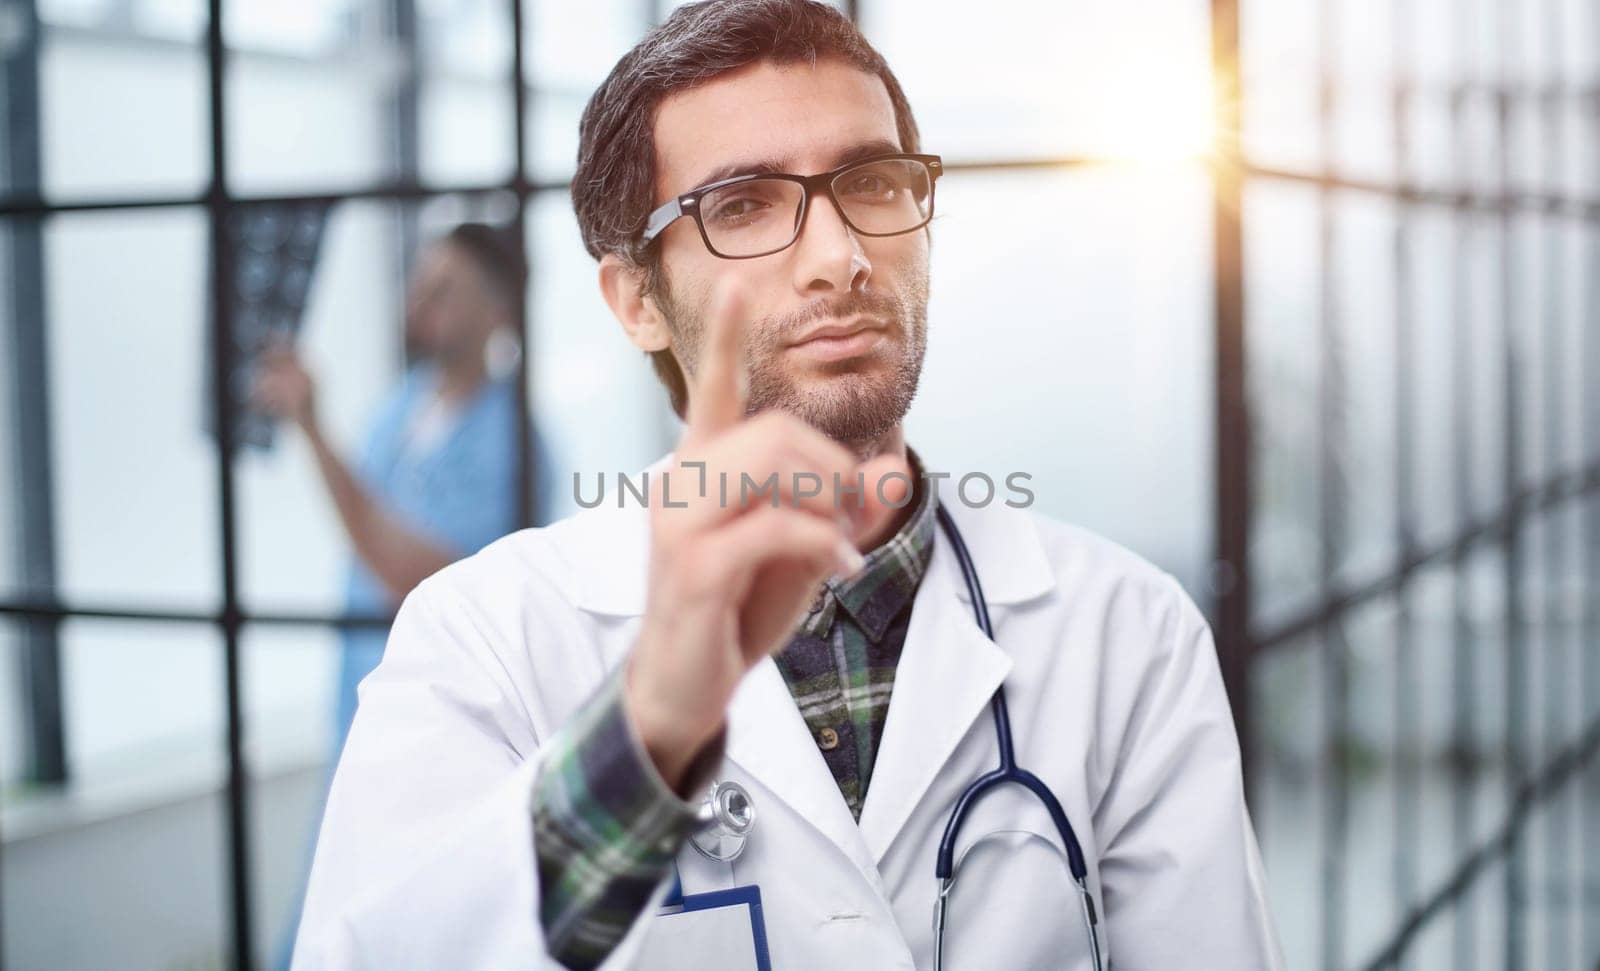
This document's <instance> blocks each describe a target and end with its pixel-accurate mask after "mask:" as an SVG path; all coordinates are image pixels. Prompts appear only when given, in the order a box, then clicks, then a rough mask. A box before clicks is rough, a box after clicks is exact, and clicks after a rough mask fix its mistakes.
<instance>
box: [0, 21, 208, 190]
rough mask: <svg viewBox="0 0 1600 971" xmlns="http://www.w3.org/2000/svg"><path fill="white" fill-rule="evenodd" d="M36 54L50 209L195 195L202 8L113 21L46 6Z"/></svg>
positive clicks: (201, 116)
mask: <svg viewBox="0 0 1600 971" xmlns="http://www.w3.org/2000/svg"><path fill="white" fill-rule="evenodd" d="M41 15H42V16H43V18H44V19H45V21H46V23H45V25H44V26H43V27H42V29H41V33H40V35H39V39H40V43H39V46H38V49H37V51H36V52H17V53H14V54H12V55H11V56H12V57H26V56H28V54H29V53H36V54H37V57H38V63H37V70H38V77H39V98H40V104H39V105H38V106H37V107H38V111H39V117H40V118H41V119H42V122H41V126H42V140H41V143H40V152H41V155H42V162H43V178H42V181H43V185H42V187H41V186H32V185H17V186H15V188H19V189H32V188H42V190H43V192H44V194H45V195H46V196H47V197H49V198H52V199H58V200H59V199H69V198H74V197H83V196H92V197H96V198H99V197H105V196H113V197H129V196H133V197H138V196H172V195H193V194H198V193H199V192H200V190H201V188H202V187H203V185H204V184H205V182H206V181H207V179H208V178H209V176H210V172H211V152H210V144H211V143H210V139H211V133H210V123H209V120H208V119H209V116H210V109H209V106H208V102H207V96H208V95H207V92H208V80H207V78H208V75H207V69H206V61H205V52H204V48H203V46H202V39H203V32H204V27H205V16H206V14H205V4H204V3H203V2H202V0H167V2H165V3H163V4H161V9H160V10H159V12H157V11H155V10H154V9H150V5H148V4H147V5H143V6H142V7H141V11H140V15H139V16H134V17H129V16H126V15H124V16H117V15H116V14H115V12H113V11H112V10H110V9H109V7H108V6H106V5H91V4H84V3H71V4H47V5H44V7H43V8H42V9H41Z"/></svg>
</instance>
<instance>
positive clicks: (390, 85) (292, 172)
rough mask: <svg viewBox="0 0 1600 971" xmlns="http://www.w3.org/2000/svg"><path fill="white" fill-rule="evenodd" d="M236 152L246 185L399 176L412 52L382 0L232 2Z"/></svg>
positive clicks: (237, 176) (242, 186)
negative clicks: (402, 96)
mask: <svg viewBox="0 0 1600 971" xmlns="http://www.w3.org/2000/svg"><path fill="white" fill-rule="evenodd" d="M225 29H226V33H227V41H228V44H229V46H230V47H232V48H233V50H234V54H233V56H232V57H230V59H229V61H228V68H229V71H228V93H227V97H228V102H227V112H228V133H227V135H228V159H229V166H230V169H229V174H230V180H231V183H232V188H233V189H234V190H235V191H237V192H241V193H254V192H270V191H278V192H301V191H305V190H306V189H308V188H315V189H316V190H318V191H321V190H324V189H328V188H336V187H339V186H347V185H364V184H368V183H374V182H380V181H384V180H387V179H392V178H394V177H396V176H398V175H400V174H401V173H400V171H399V167H398V162H399V158H398V155H397V146H398V140H397V138H398V136H397V128H396V126H397V124H398V108H397V103H396V101H395V99H396V97H397V94H398V92H399V85H400V79H401V78H402V77H403V76H404V70H403V66H404V57H405V54H404V51H403V49H402V48H401V47H400V45H399V43H398V41H397V40H396V39H395V38H394V36H393V32H392V28H391V26H390V25H389V23H388V22H387V11H386V9H385V5H384V4H383V3H381V2H379V0H337V2H334V3H292V4H279V3H242V4H239V3H236V4H229V5H228V7H227V21H226V23H225Z"/></svg>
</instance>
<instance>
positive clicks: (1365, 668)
mask: <svg viewBox="0 0 1600 971" xmlns="http://www.w3.org/2000/svg"><path fill="white" fill-rule="evenodd" d="M1339 627H1340V637H1341V639H1342V642H1343V647H1344V652H1345V653H1344V658H1345V665H1346V689H1345V690H1346V691H1347V692H1348V696H1347V706H1346V709H1345V711H1346V716H1345V717H1346V722H1345V724H1346V733H1345V749H1344V751H1345V758H1344V766H1345V775H1344V778H1343V779H1342V780H1341V781H1342V783H1343V785H1344V786H1345V794H1346V798H1347V799H1348V805H1347V812H1348V814H1349V815H1348V817H1347V819H1346V826H1348V828H1349V829H1348V835H1347V837H1346V842H1345V851H1346V859H1345V860H1344V862H1343V866H1344V901H1343V906H1344V915H1345V926H1344V934H1345V944H1344V949H1343V953H1344V954H1346V955H1347V956H1348V957H1349V958H1351V959H1354V960H1353V961H1352V962H1351V963H1353V964H1356V965H1357V966H1359V965H1361V964H1365V963H1366V962H1367V961H1368V960H1369V959H1370V958H1371V957H1372V956H1373V955H1374V954H1375V952H1376V951H1377V949H1378V948H1379V947H1381V946H1382V945H1383V944H1385V943H1386V942H1387V941H1388V939H1389V935H1390V934H1391V933H1392V931H1393V927H1394V923H1395V915H1396V914H1397V913H1400V912H1401V911H1400V909H1399V906H1398V902H1397V901H1396V899H1395V881H1394V874H1395V866H1396V859H1397V857H1398V856H1400V855H1401V854H1404V855H1405V856H1406V857H1407V858H1410V857H1411V855H1412V854H1413V852H1414V847H1412V846H1410V845H1405V846H1402V845H1401V844H1400V841H1399V834H1398V833H1397V831H1396V818H1395V803H1396V791H1397V788H1398V786H1399V784H1400V782H1399V773H1398V771H1397V769H1398V758H1397V754H1398V753H1397V751H1396V742H1395V708H1396V704H1397V703H1398V702H1399V699H1398V698H1397V693H1398V692H1399V690H1400V689H1399V687H1398V686H1397V685H1396V683H1395V648H1396V644H1395V630H1396V616H1395V609H1394V604H1393V602H1391V601H1387V600H1383V601H1378V602H1376V603H1369V604H1365V605H1363V606H1361V607H1359V608H1357V609H1355V610H1354V611H1352V612H1351V613H1350V614H1348V615H1347V616H1346V617H1345V618H1344V619H1343V621H1342V622H1341V623H1340V625H1339ZM1404 701H1405V703H1407V704H1413V703H1414V701H1415V700H1414V699H1410V698H1406V699H1404Z"/></svg>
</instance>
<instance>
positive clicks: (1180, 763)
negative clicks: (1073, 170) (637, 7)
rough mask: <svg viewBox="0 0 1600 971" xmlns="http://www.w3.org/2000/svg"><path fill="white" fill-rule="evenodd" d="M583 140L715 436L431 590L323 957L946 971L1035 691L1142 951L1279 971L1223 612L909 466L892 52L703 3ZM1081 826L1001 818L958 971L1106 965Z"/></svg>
mask: <svg viewBox="0 0 1600 971" xmlns="http://www.w3.org/2000/svg"><path fill="white" fill-rule="evenodd" d="M580 142H581V143H580V148H579V160H578V169H577V172H576V175H575V178H574V180H573V197H574V202H575V205H576V209H577V213H578V221H579V225H580V228H581V229H582V231H583V234H584V240H585V243H586V245H587V246H588V248H589V249H590V251H591V253H593V254H594V255H595V256H596V257H597V258H598V259H599V261H600V274H599V276H600V286H601V290H602V293H603V295H604V297H605V299H606V301H607V303H608V304H609V305H610V307H611V309H612V311H613V313H614V314H615V315H616V317H617V318H618V320H619V321H620V322H621V323H622V326H623V329H624V331H625V332H626V334H627V336H628V338H629V339H630V340H632V341H633V343H634V344H635V345H636V346H638V347H639V348H641V349H642V350H644V351H647V352H649V353H650V354H651V355H652V357H653V361H654V364H655V367H656V370H657V373H658V374H659V375H660V376H661V377H662V379H663V381H664V383H665V384H666V385H667V387H668V390H669V392H670V394H671V397H672V402H673V405H674V408H675V409H676V410H677V411H678V413H679V414H680V416H684V417H685V418H686V420H687V423H686V427H685V431H684V434H683V437H682V438H681V440H680V441H679V443H678V446H677V448H676V449H674V451H673V453H672V454H671V455H669V456H666V457H664V458H663V459H662V460H660V461H659V462H657V463H656V464H655V465H654V466H652V468H651V470H650V471H651V473H652V475H651V478H650V480H649V485H648V491H647V492H646V493H645V496H644V498H643V499H641V498H639V497H638V496H630V495H628V494H625V493H624V492H622V491H621V490H620V489H616V490H614V491H613V494H611V495H609V496H608V501H606V502H604V503H602V504H601V505H600V506H599V507H597V508H594V509H591V510H588V511H586V512H584V513H582V514H579V515H577V516H575V517H572V518H570V519H567V520H564V521H562V522H559V523H557V524H555V525H553V526H551V527H548V528H545V529H538V530H528V531H524V532H521V533H518V534H515V535H513V536H510V537H507V538H506V539H503V540H501V541H499V542H497V543H494V544H492V545H491V546H489V547H488V548H486V549H485V550H483V551H482V552H480V553H479V554H477V555H476V556H473V557H470V558H468V559H467V560H465V561H462V562H460V563H458V564H456V565H453V566H451V567H449V568H447V569H445V570H443V571H441V572H440V573H438V574H436V575H434V576H433V577H431V578H430V579H428V580H426V581H424V582H423V583H422V584H421V585H420V586H419V587H417V588H416V590H415V591H414V592H413V593H412V594H411V595H410V596H409V597H408V598H407V599H406V601H405V603H404V605H403V606H402V608H401V610H400V613H399V616H398V617H397V618H396V621H395V624H394V628H393V632H392V634H391V637H390V641H389V644H388V648H387V652H386V654H385V657H384V660H383V663H382V665H381V666H380V667H379V668H378V670H377V671H375V672H374V673H373V674H372V675H371V676H370V677H369V678H368V679H367V680H366V681H365V682H364V683H363V685H362V688H361V706H360V709H359V714H358V715H357V718H356V721H355V725H354V728H353V730H352V732H351V735H350V739H349V742H348V744H347V746H346V749H345V752H344V756H343V759H342V760H341V762H340V766H339V769H338V773H337V776H336V778H335V781H334V786H333V792H332V795H331V798H330V801H329V805H328V810H327V815H326V818H325V820H324V823H323V828H322V834H321V839H320V842H319V845H318V849H317V857H316V864H315V868H314V873H313V877H312V882H311V887H310V889H309V892H308V897H307V902H306V909H305V914H304V918H303V921H302V929H301V934H300V937H299V941H298V946H297V951H296V966H297V967H304V968H352V967H362V968H557V967H566V968H590V967H604V968H658V967H660V968H665V967H673V968H719V967H741V968H745V967H748V968H757V967H770V968H777V969H809V968H824V967H826V968H861V969H869V968H870V969H877V968H907V969H909V968H914V967H915V968H923V967H932V966H933V954H934V933H933V928H932V920H931V917H932V913H933V906H934V902H935V899H936V896H937V884H936V881H935V878H934V860H935V855H936V851H937V849H938V845H939V840H940V836H941V834H942V832H943V830H944V828H945V824H946V820H947V819H948V818H949V815H950V812H951V809H952V807H953V806H954V805H955V803H956V800H957V799H958V797H959V796H960V794H961V793H962V791H963V790H964V789H965V788H966V787H967V786H968V785H969V784H970V783H971V782H972V781H973V780H974V779H976V778H977V777H978V776H980V775H981V774H982V773H984V772H986V771H989V770H991V769H993V768H994V766H995V764H996V761H997V756H996V729H995V727H994V725H993V724H991V721H990V718H989V717H988V712H989V704H990V699H991V698H992V697H993V695H994V693H995V691H996V689H997V688H999V687H1000V686H1001V685H1002V684H1004V685H1005V687H1006V693H1007V696H1008V699H1009V703H1010V719H1011V724H1012V725H1013V726H1014V729H1015V746H1016V756H1017V761H1018V763H1019V764H1020V765H1022V766H1023V767H1025V768H1027V769H1029V770H1031V771H1032V772H1034V773H1035V774H1036V775H1038V776H1039V778H1040V779H1042V780H1043V781H1044V782H1045V783H1046V784H1047V785H1048V786H1049V787H1050V788H1051V789H1052V790H1053V791H1054V792H1055V794H1056V795H1057V797H1059V799H1060V801H1061V804H1062V806H1063V808H1064V809H1065V812H1066V816H1067V818H1068V819H1069V820H1070V821H1071V822H1072V824H1073V826H1074V829H1075V831H1076V833H1077V837H1078V839H1079V841H1080V842H1081V844H1082V848H1083V852H1084V855H1085V858H1086V861H1087V864H1088V879H1087V883H1088V887H1089V889H1090V892H1091V893H1092V895H1093V899H1094V900H1095V901H1096V905H1097V908H1098V910H1099V912H1100V915H1101V923H1100V935H1101V938H1102V940H1101V944H1102V946H1103V948H1104V951H1105V955H1106V957H1107V959H1108V960H1109V962H1110V963H1111V964H1113V965H1114V966H1116V967H1124V968H1208V969H1209V968H1226V969H1257V968H1277V967H1280V966H1281V963H1282V960H1281V957H1280V953H1279V949H1278V946H1277V942H1276V939H1275V935H1274V931H1273V927H1272V922H1271V918H1270V916H1269V913H1268V909H1267V904H1266V899H1265V890H1264V880H1263V877H1262V872H1261V865H1260V860H1259V857H1258V853H1257V849H1256V844H1255V839H1254V836H1253V834H1252V832H1251V828H1250V819H1249V815H1248V813H1247V810H1246V807H1245V802H1244V796H1243V792H1242V788H1241V783H1240V771H1239V769H1240V767H1239V750H1238V744H1237V741H1236V739H1235V737H1234V734H1233V725H1232V721H1231V717H1230V714H1229V711H1228V706H1227V701H1226V697H1225V695H1224V693H1223V691H1222V685H1221V681H1220V678H1219V676H1218V670H1217V663H1216V658H1215V656H1214V649H1213V646H1212V641H1211V636H1210V632H1209V631H1208V629H1207V627H1206V625H1205V622H1204V620H1203V619H1202V618H1201V616H1200V615H1199V613H1198V611H1197V610H1196V609H1195V607H1194V605H1193V603H1192V602H1191V601H1190V600H1189V598H1188V597H1187V596H1186V595H1185V594H1184V593H1183V591H1182V590H1181V589H1180V588H1179V586H1178V585H1177V583H1176V582H1175V581H1173V579H1172V578H1171V577H1170V576H1168V575H1166V574H1165V573H1162V572H1161V571H1159V570H1157V569H1155V568H1154V567H1152V566H1150V565H1149V564H1147V563H1145V562H1143V561H1142V560H1140V559H1138V558H1137V557H1135V556H1133V555H1132V554H1130V553H1128V552H1126V551H1124V550H1122V549H1120V548H1118V547H1116V546H1114V545H1113V544H1111V543H1109V542H1107V541H1105V540H1102V539H1099V538H1097V537H1095V536H1093V535H1091V534H1088V533H1085V532H1083V531H1081V530H1077V529H1073V528H1071V527H1068V526H1065V525H1062V524H1059V523H1056V522H1052V521H1050V520H1047V519H1045V518H1043V517H1039V516H1035V515H1033V514H1032V513H1030V512H1027V511H1026V510H1024V509H1019V508H1014V506H1016V505H1024V504H1025V501H1024V502H1021V503H1019V502H1015V501H1001V499H998V498H997V499H992V500H991V501H989V502H987V503H979V502H969V501H967V500H966V497H965V495H961V496H958V495H957V494H956V493H957V490H955V489H951V488H946V489H945V490H944V491H943V493H941V492H940V490H939V489H938V484H939V480H938V479H937V478H936V477H935V476H936V475H937V474H938V473H943V472H950V471H952V467H951V466H940V465H938V464H936V463H935V462H934V461H932V458H933V457H932V456H925V455H919V454H917V453H916V452H914V451H912V450H911V449H908V448H907V445H906V442H905V441H904V438H903V436H902V432H901V428H902V419H903V418H904V415H905V413H906V410H907V408H908V407H909V405H910V403H911V400H912V398H913V396H914V394H915V390H916V384H917V377H918V374H919V372H920V368H921V362H922V357H923V350H924V347H925V344H926V340H925V338H926V306H927V295H928V249H929V244H930V233H929V230H928V225H929V221H930V219H931V216H932V211H933V199H934V187H935V184H936V181H937V179H938V177H939V174H940V171H941V163H940V161H939V159H938V158H937V156H931V155H924V154H920V151H921V150H920V146H919V144H918V134H917V128H916V124H915V121H914V120H913V118H912V114H911V109H910V106H909V104H908V103H907V100H906V98H905V95H904V93H903V92H902V91H901V88H900V86H899V83H898V82H897V81H896V80H895V78H894V75H893V74H892V73H891V72H890V70H889V68H888V67H887V65H886V64H885V63H884V62H883V60H882V58H881V57H880V56H879V55H878V54H877V52H876V51H874V50H873V49H872V48H871V47H870V46H869V45H868V44H867V43H866V41H865V40H864V39H862V37H861V35H860V34H859V33H858V32H857V31H856V30H855V28H854V27H853V26H852V25H851V24H850V23H849V22H848V21H847V20H846V19H844V18H843V17H842V16H840V15H839V14H838V13H837V12H836V11H834V10H833V9H832V8H830V7H826V6H824V5H821V4H815V3H809V2H805V0H714V2H712V3H707V4H693V5H690V6H687V7H683V8H680V9H679V10H677V11H676V12H674V14H673V15H672V16H671V17H670V18H668V20H667V21H666V22H665V23H664V24H663V25H662V26H660V27H658V28H656V29H655V30H654V31H652V32H651V34H650V35H649V36H647V37H646V38H645V40H644V41H642V42H641V43H640V44H639V45H638V46H637V47H636V48H634V49H633V50H632V51H631V52H629V53H628V54H627V55H626V56H624V57H623V59H622V60H621V61H620V62H619V63H618V64H617V66H616V68H615V69H614V70H613V71H612V73H611V76H610V77H609V78H608V79H607V80H606V81H605V83H604V84H603V85H602V86H601V87H600V89H599V90H598V91H597V92H596V93H595V95H594V97H593V99H592V100H591V102H590V104H589V106H588V109H587V110H586V112H585V114H584V117H583V122H582V126H581V132H580ZM1019 352H1021V353H1025V352H1026V349H1025V348H1019ZM958 474H959V473H958ZM634 481H635V482H638V481H639V480H638V479H637V478H636V479H635V480H634ZM724 483H726V488H724V487H723V484H724ZM747 485H751V486H754V487H755V488H757V489H762V488H764V489H765V490H766V491H765V492H762V493H761V494H760V495H759V496H758V497H756V498H755V500H754V501H741V499H745V500H749V499H750V496H749V491H750V490H749V489H747V488H745V487H746V486H747ZM1002 498H1003V497H1002ZM941 507H942V508H943V509H944V510H945V511H946V512H948V513H949V515H950V516H951V517H952V518H953V520H954V522H955V523H956V524H957V525H958V526H959V528H960V531H961V533H962V535H964V537H965V539H966V543H967V546H968V547H969V549H970V552H971V556H972V560H973V563H974V565H975V567H976V572H977V575H978V577H979V578H980V580H981V583H982V588H983V592H984V594H986V599H987V601H988V603H989V606H990V611H991V617H992V620H993V626H994V631H995V640H994V641H991V640H989V639H988V638H986V637H985V636H984V635H983V633H982V631H981V630H980V629H979V627H978V626H977V624H976V623H975V622H974V619H973V614H972V606H971V604H970V602H969V600H968V594H967V592H966V588H965V586H964V584H963V580H962V576H961V572H960V570H959V568H958V565H957V562H956V559H955V556H954V554H953V552H952V548H951V544H950V543H949V542H947V541H946V538H945V536H944V534H942V533H940V532H939V531H938V530H936V529H935V518H936V515H937V510H938V509H939V508H941ZM713 780H719V781H724V782H734V783H737V784H739V785H741V786H743V787H744V789H745V790H746V791H747V792H748V794H749V797H750V800H751V803H752V804H753V806H754V807H755V810H756V814H755V824H754V828H753V830H752V831H751V832H750V834H749V836H748V839H747V840H746V841H745V843H744V844H743V849H742V852H740V853H738V855H737V856H732V857H731V858H724V859H713V858H712V856H708V855H703V854H701V853H700V852H699V851H698V850H696V849H695V848H694V846H693V844H692V842H690V841H689V838H690V836H691V834H693V833H694V832H695V831H696V829H697V824H696V810H697V809H698V808H699V806H700V804H701V802H702V799H703V796H704V793H705V792H706V789H707V787H708V785H709V784H710V783H711V782H712V781H713ZM1062 842H1063V841H1062V839H1061V837H1060V836H1059V835H1058V830H1057V827H1055V826H1054V825H1053V824H1052V821H1051V818H1050V816H1049V814H1048V813H1047V812H1046V811H1045V809H1044V807H1043V805H1042V804H1041V802H1040V801H1039V800H1038V799H1036V798H1035V797H1034V796H1033V795H1032V794H1031V793H1029V792H1028V791H1026V790H1024V789H1022V788H1021V787H1018V786H1008V787H1002V788H1000V789H996V790H994V791H993V792H992V794H990V795H988V796H985V797H984V798H983V799H981V800H980V801H978V802H977V803H976V804H975V806H974V808H973V810H972V813H971V815H970V817H969V818H968V819H967V820H966V822H965V824H964V826H963V829H962V832H961V836H960V838H959V839H958V840H957V842H956V847H955V849H956V856H957V858H958V859H959V860H960V863H959V864H958V868H957V874H958V877H959V879H958V881H957V883H956V889H955V890H954V891H953V892H952V894H951V896H950V899H949V904H950V911H949V915H948V916H949V920H948V925H947V930H946V933H945V938H944V966H945V967H948V968H957V969H968V968H984V969H988V968H1062V967H1068V968H1087V967H1089V960H1090V959H1089V955H1090V950H1089V942H1088V936H1087V933H1086V931H1085V928H1084V926H1083V924H1082V923H1081V922H1080V920H1079V913H1080V911H1079V901H1078V898H1077V896H1076V890H1075V888H1074V886H1073V884H1072V882H1071V879H1070V877H1069V876H1068V874H1067V873H1066V870H1065V866H1064V864H1063V862H1062V859H1061V853H1062V851H1063V850H1064V849H1065V847H1064V846H1063V845H1062ZM714 855H719V856H723V857H726V856H728V854H725V853H723V854H714ZM738 888H755V890H754V891H746V890H740V891H739V893H738V894H733V895H723V896H716V893H717V892H718V891H730V890H736V889H738ZM669 891H670V892H671V893H672V895H673V899H674V900H676V899H677V895H678V893H679V892H680V891H681V892H682V893H683V894H685V895H686V896H685V897H684V898H683V900H684V904H683V906H681V907H680V906H673V907H665V908H664V907H663V904H664V902H666V898H667V897H668V894H669ZM757 895H758V897H757ZM756 899H759V902H760V906H759V907H754V906H751V905H750V904H751V902H752V901H754V900H756ZM691 901H695V902H696V903H690V902H691ZM713 902H718V903H720V904H721V906H712V903H713ZM729 914H732V915H733V919H731V920H730V919H726V918H727V917H728V915H729Z"/></svg>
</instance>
